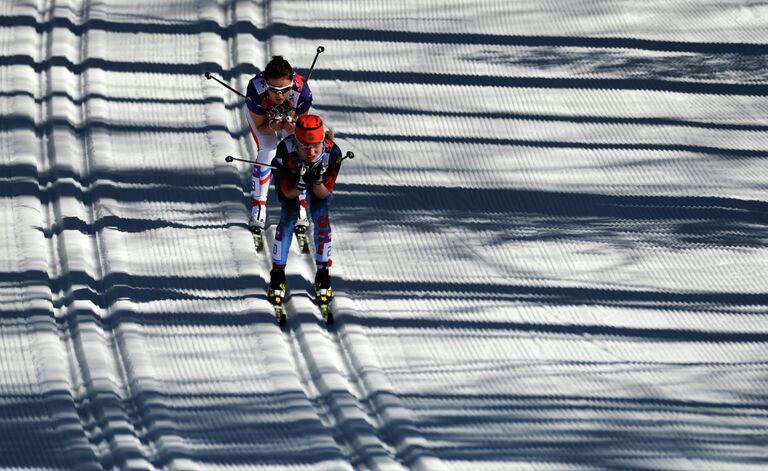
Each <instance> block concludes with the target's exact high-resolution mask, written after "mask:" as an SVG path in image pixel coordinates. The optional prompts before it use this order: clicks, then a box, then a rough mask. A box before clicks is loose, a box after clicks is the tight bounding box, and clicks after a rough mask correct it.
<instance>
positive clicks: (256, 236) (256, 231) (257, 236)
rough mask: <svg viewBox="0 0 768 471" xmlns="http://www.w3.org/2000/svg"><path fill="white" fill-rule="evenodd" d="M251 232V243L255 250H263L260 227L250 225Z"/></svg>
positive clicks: (262, 236) (262, 235)
mask: <svg viewBox="0 0 768 471" xmlns="http://www.w3.org/2000/svg"><path fill="white" fill-rule="evenodd" d="M250 230H251V234H253V245H254V247H256V251H257V252H261V251H263V250H264V234H262V232H261V229H260V228H258V227H251V228H250Z"/></svg>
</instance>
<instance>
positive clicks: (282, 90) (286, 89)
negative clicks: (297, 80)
mask: <svg viewBox="0 0 768 471" xmlns="http://www.w3.org/2000/svg"><path fill="white" fill-rule="evenodd" d="M291 87H293V84H291V85H287V86H285V87H273V86H272V85H269V84H267V90H269V91H270V92H272V93H288V92H289V91H290V90H291Z"/></svg>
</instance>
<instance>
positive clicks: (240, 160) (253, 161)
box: [224, 155, 277, 169]
mask: <svg viewBox="0 0 768 471" xmlns="http://www.w3.org/2000/svg"><path fill="white" fill-rule="evenodd" d="M224 160H226V161H227V162H232V161H233V160H237V161H238V162H247V163H249V164H256V165H260V166H262V167H269V168H272V169H277V166H275V165H271V164H262V163H259V162H257V161H255V160H248V159H238V158H237V157H232V156H231V155H228V156H226V157H224Z"/></svg>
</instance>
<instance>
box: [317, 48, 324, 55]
mask: <svg viewBox="0 0 768 471" xmlns="http://www.w3.org/2000/svg"><path fill="white" fill-rule="evenodd" d="M323 51H325V48H324V47H323V46H317V53H318V54H320V53H321V52H323Z"/></svg>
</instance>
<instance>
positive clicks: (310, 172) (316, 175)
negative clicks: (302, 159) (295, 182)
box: [304, 159, 325, 185]
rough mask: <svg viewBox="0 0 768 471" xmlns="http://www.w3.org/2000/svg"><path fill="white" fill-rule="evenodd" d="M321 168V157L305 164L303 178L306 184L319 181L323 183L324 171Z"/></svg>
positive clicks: (315, 183)
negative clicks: (305, 168)
mask: <svg viewBox="0 0 768 471" xmlns="http://www.w3.org/2000/svg"><path fill="white" fill-rule="evenodd" d="M323 170H324V169H323V160H322V159H318V160H317V161H316V162H312V163H311V164H307V170H306V172H304V180H306V182H307V185H310V184H314V185H319V184H320V183H323V177H324V176H325V175H324V173H325V172H323Z"/></svg>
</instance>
